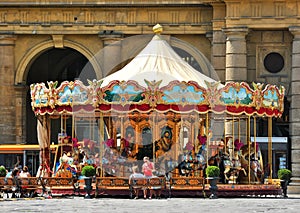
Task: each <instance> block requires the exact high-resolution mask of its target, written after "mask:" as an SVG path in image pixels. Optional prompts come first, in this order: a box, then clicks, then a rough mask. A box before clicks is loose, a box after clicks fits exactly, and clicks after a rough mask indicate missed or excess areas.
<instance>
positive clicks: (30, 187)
mask: <svg viewBox="0 0 300 213" xmlns="http://www.w3.org/2000/svg"><path fill="white" fill-rule="evenodd" d="M16 184H17V188H18V189H19V192H20V194H21V195H20V197H30V198H32V197H34V196H36V191H37V189H38V188H39V187H40V186H41V179H40V178H39V177H22V178H18V179H17V181H16Z"/></svg>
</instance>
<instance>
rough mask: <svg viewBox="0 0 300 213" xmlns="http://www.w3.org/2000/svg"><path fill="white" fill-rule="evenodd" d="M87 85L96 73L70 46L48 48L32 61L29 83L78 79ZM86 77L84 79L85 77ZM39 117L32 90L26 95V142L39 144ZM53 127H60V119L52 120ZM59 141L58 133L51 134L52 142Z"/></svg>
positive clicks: (85, 59)
mask: <svg viewBox="0 0 300 213" xmlns="http://www.w3.org/2000/svg"><path fill="white" fill-rule="evenodd" d="M79 76H80V80H81V81H82V82H83V83H84V84H86V85H87V79H95V78H96V74H95V71H94V69H93V67H92V66H91V64H90V63H88V59H87V58H86V57H85V56H83V55H82V54H81V53H79V52H78V51H76V50H73V49H70V48H64V49H55V48H52V49H48V50H46V51H44V52H43V53H41V54H40V55H39V56H37V57H36V58H35V59H34V61H33V62H32V63H31V65H30V67H29V71H28V76H27V85H28V86H30V85H31V84H33V83H41V82H44V83H45V84H46V85H47V81H58V85H60V83H61V82H63V81H74V80H75V79H78V78H79ZM83 78H84V79H83ZM36 122H37V119H36V117H35V115H34V113H33V111H32V109H31V98H30V91H28V93H27V96H26V142H27V143H28V144H37V143H38V141H37V131H36ZM51 126H52V128H54V129H56V130H57V129H60V119H55V120H52V124H51ZM52 141H57V134H51V142H52Z"/></svg>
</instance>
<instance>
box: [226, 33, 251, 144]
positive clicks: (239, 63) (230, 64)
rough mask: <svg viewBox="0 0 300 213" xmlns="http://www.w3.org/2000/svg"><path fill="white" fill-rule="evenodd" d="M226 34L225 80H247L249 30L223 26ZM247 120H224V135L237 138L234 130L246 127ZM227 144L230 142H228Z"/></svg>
mask: <svg viewBox="0 0 300 213" xmlns="http://www.w3.org/2000/svg"><path fill="white" fill-rule="evenodd" d="M223 32H224V33H225V34H226V62H225V67H226V70H225V81H226V82H228V81H235V82H242V81H245V82H246V81H247V43H246V36H247V34H248V32H249V29H248V27H231V28H223ZM246 124H247V122H241V123H240V124H238V123H237V122H233V120H232V121H226V122H225V135H226V137H228V136H230V137H233V140H232V141H234V138H238V137H239V136H238V134H237V133H236V132H235V131H234V130H237V129H238V128H239V125H240V128H241V129H246ZM244 144H246V143H245V141H244ZM228 145H229V146H230V145H232V144H228Z"/></svg>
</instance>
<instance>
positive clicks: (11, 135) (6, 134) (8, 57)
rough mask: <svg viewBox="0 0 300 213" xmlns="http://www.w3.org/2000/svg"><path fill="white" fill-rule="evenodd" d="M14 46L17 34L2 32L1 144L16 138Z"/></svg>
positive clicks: (12, 141)
mask: <svg viewBox="0 0 300 213" xmlns="http://www.w3.org/2000/svg"><path fill="white" fill-rule="evenodd" d="M14 47H15V36H13V35H9V34H6V35H3V34H2V35H1V34H0V109H1V110H0V118H1V120H0V133H1V134H0V144H3V143H14V142H15V138H16V136H15V135H16V127H15V120H16V116H15V114H16V108H15V92H14V91H15V90H14V76H15V72H14Z"/></svg>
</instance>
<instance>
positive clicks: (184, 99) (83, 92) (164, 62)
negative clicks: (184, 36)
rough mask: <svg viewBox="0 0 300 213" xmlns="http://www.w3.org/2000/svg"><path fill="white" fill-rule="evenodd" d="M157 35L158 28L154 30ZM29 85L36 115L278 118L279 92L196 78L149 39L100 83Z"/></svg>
mask: <svg viewBox="0 0 300 213" xmlns="http://www.w3.org/2000/svg"><path fill="white" fill-rule="evenodd" d="M158 32H161V31H160V28H158ZM88 82H89V85H88V86H86V85H84V84H83V83H82V82H81V81H78V80H76V81H74V82H73V81H71V82H69V81H65V82H63V83H62V84H61V85H60V86H58V85H57V82H48V86H46V85H45V83H37V84H32V85H31V86H30V87H31V99H32V103H31V105H32V109H33V111H34V112H35V114H36V115H44V114H54V115H56V114H72V113H74V112H95V111H100V112H103V113H110V112H117V113H129V112H134V111H137V112H140V113H149V112H152V111H156V112H159V113H165V112H168V111H173V112H175V113H191V112H196V113H208V112H214V113H229V114H232V115H241V114H246V115H258V116H269V117H271V116H275V117H279V116H281V114H282V112H283V102H284V88H283V87H277V86H276V85H269V84H268V85H266V86H264V85H263V84H255V83H253V85H252V87H250V86H249V85H248V84H247V83H245V82H228V83H226V85H222V84H220V83H219V82H217V81H215V80H213V79H211V78H209V77H207V76H205V75H203V74H201V73H200V72H198V71H197V70H195V69H194V68H192V67H191V66H190V65H189V64H188V63H186V62H185V61H184V60H182V59H181V58H180V56H178V55H177V54H176V53H175V51H174V50H173V49H172V48H171V46H170V45H169V44H168V43H167V42H166V41H164V40H163V39H161V37H160V35H155V36H154V37H153V39H152V40H151V41H150V42H149V44H148V45H147V46H146V47H145V48H144V49H143V50H142V51H141V52H140V53H139V54H138V55H137V56H136V57H135V58H134V59H133V60H132V61H131V62H130V63H129V64H128V65H126V66H125V67H124V68H123V69H121V70H119V71H117V72H116V73H113V74H111V75H109V76H107V77H105V78H103V79H101V80H92V81H89V80H88Z"/></svg>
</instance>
